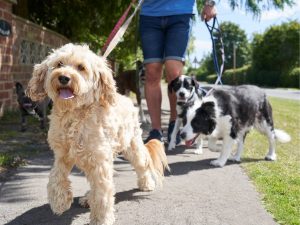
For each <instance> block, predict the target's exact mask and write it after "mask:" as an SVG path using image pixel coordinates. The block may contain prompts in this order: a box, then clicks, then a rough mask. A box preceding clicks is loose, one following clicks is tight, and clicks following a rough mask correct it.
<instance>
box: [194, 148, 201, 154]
mask: <svg viewBox="0 0 300 225" xmlns="http://www.w3.org/2000/svg"><path fill="white" fill-rule="evenodd" d="M194 153H195V154H196V155H201V154H203V149H202V148H201V149H196V150H195V151H194Z"/></svg>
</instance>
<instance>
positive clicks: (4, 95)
mask: <svg viewBox="0 0 300 225" xmlns="http://www.w3.org/2000/svg"><path fill="white" fill-rule="evenodd" d="M8 97H9V93H8V91H1V92H0V99H3V98H8Z"/></svg>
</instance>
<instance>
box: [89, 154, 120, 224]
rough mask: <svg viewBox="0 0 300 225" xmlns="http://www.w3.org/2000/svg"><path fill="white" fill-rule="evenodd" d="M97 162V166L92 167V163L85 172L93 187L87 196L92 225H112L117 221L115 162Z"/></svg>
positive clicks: (107, 160) (106, 160)
mask: <svg viewBox="0 0 300 225" xmlns="http://www.w3.org/2000/svg"><path fill="white" fill-rule="evenodd" d="M96 161H97V164H96V165H91V164H92V162H91V163H90V165H89V167H88V168H87V169H85V170H84V171H85V173H86V175H87V179H88V181H89V183H90V185H91V190H90V192H89V193H88V195H87V197H88V205H89V206H90V209H91V214H90V219H91V222H90V225H112V224H113V223H114V221H115V217H114V200H115V199H114V194H115V189H114V185H113V162H112V159H111V160H109V159H105V160H99V159H97V160H96Z"/></svg>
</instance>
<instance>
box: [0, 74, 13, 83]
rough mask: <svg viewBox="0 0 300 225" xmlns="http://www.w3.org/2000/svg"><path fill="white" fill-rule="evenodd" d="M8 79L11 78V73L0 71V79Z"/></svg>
mask: <svg viewBox="0 0 300 225" xmlns="http://www.w3.org/2000/svg"><path fill="white" fill-rule="evenodd" d="M10 79H11V74H1V73H0V81H3V80H10Z"/></svg>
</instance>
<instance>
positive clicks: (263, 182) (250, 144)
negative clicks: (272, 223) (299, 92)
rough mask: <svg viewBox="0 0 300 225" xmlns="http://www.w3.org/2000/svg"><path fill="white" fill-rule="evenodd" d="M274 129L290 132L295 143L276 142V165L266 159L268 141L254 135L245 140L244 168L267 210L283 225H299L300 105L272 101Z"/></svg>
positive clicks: (254, 133)
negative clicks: (264, 159)
mask: <svg viewBox="0 0 300 225" xmlns="http://www.w3.org/2000/svg"><path fill="white" fill-rule="evenodd" d="M270 101H271V104H272V107H273V116H274V124H275V128H278V129H283V130H285V131H286V132H288V133H289V134H290V135H291V137H292V141H291V142H289V143H287V144H281V143H278V142H277V145H276V146H277V148H276V151H277V161H276V162H266V161H260V159H263V158H264V156H265V154H266V153H267V149H268V141H267V139H266V138H265V137H264V136H262V135H261V134H259V133H258V132H251V133H250V134H249V135H248V136H247V139H246V143H245V152H244V155H243V161H242V162H243V163H242V164H241V165H242V167H243V168H244V169H245V170H246V172H247V173H248V175H249V177H250V178H251V180H253V182H254V184H255V186H256V188H257V190H258V191H259V192H260V193H261V196H262V201H263V204H264V205H265V208H266V209H267V210H268V211H269V212H270V213H271V214H272V215H273V216H274V218H275V219H276V221H277V222H278V223H280V224H288V225H296V224H297V225H299V224H300V102H299V101H294V100H283V99H279V98H270Z"/></svg>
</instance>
